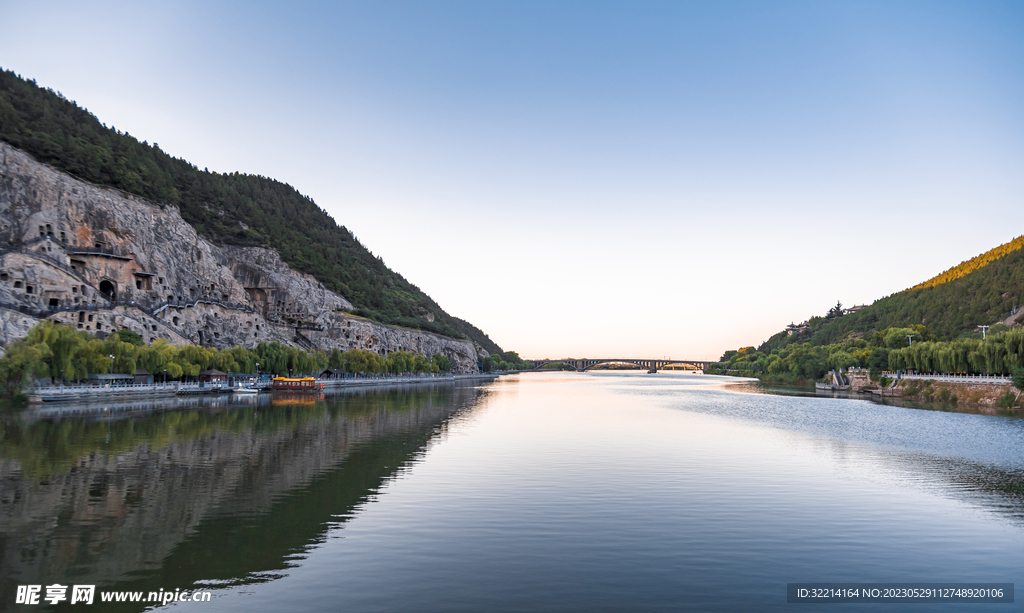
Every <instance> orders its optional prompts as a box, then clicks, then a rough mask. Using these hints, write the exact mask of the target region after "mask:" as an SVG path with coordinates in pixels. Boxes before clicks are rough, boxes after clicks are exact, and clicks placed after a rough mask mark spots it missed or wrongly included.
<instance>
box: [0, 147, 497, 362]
mask: <svg viewBox="0 0 1024 613" xmlns="http://www.w3.org/2000/svg"><path fill="white" fill-rule="evenodd" d="M297 223H301V220H298V221H297ZM351 307H352V304H351V303H350V302H349V301H348V300H346V299H345V298H344V297H343V296H339V295H338V294H335V293H334V292H332V291H330V290H328V289H326V288H325V287H324V286H323V284H322V283H320V282H318V281H317V280H316V279H315V278H313V277H312V276H310V275H306V274H302V273H299V272H296V271H294V270H292V269H291V268H289V267H288V265H287V264H285V263H284V262H283V261H281V258H280V256H279V255H278V254H277V252H276V251H273V250H271V249H264V248H259V247H232V246H218V245H214V244H213V243H211V242H209V241H208V240H206V239H204V238H203V237H201V236H199V235H198V234H197V233H196V231H195V229H194V228H193V227H192V226H191V225H189V224H188V223H186V222H185V221H184V220H183V219H182V218H181V215H180V214H179V212H178V210H177V209H176V208H175V207H173V206H171V205H165V206H159V205H155V204H152V203H150V202H147V201H145V200H143V199H141V198H139V197H136V196H133V195H130V194H125V193H123V192H120V191H118V190H113V189H107V188H101V187H97V186H95V185H91V184H88V183H84V182H82V181H79V180H77V179H75V178H73V177H71V176H69V175H67V174H64V173H61V172H59V171H57V170H54V169H53V168H51V167H49V166H46V165H45V164H41V163H39V162H37V161H35V160H34V159H33V158H32V157H31V156H29V155H28V154H26V153H24V152H23V151H20V150H18V149H16V148H14V147H11V146H10V145H8V144H6V143H3V142H0V343H2V344H7V343H10V342H12V341H14V340H17V339H19V338H22V337H24V336H25V334H27V333H28V330H29V329H30V328H31V327H32V326H33V325H35V324H36V323H37V322H38V321H39V320H40V319H50V320H52V321H54V322H57V323H62V324H66V325H69V326H73V327H76V328H77V329H80V330H83V331H87V332H90V333H93V334H97V333H98V334H100V335H103V334H105V333H107V332H109V331H113V330H118V329H121V328H128V329H130V330H133V331H135V332H137V333H139V334H140V335H142V337H143V339H144V340H145V341H146V342H152V341H153V340H155V339H157V338H166V339H169V340H170V341H171V342H173V343H175V344H188V343H192V344H199V345H206V346H213V347H218V348H225V347H230V346H234V345H242V346H245V347H250V348H251V347H254V346H255V345H256V344H258V343H259V342H261V341H279V342H281V343H284V344H287V345H293V346H299V347H303V348H305V349H310V348H314V347H316V348H320V349H325V350H330V349H333V348H338V349H340V350H342V351H346V350H348V349H365V350H368V351H374V352H377V353H379V354H381V355H386V354H387V353H389V352H392V351H398V350H405V351H412V352H414V353H423V354H426V355H428V356H429V355H433V354H435V353H441V354H444V355H446V356H447V357H448V358H449V360H451V362H452V365H453V368H454V370H455V371H456V372H475V371H476V370H477V349H478V348H477V347H475V346H474V344H473V343H472V342H470V341H466V340H457V339H452V338H447V337H444V336H440V335H437V334H431V333H429V332H422V331H418V330H410V329H406V328H397V327H393V326H385V325H382V324H379V323H376V322H372V321H369V320H366V319H363V318H359V317H353V316H350V315H347V314H346V313H344V312H343V311H344V310H345V309H350V308H351Z"/></svg>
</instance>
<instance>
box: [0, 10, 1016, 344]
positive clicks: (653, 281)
mask: <svg viewBox="0 0 1024 613" xmlns="http://www.w3.org/2000/svg"><path fill="white" fill-rule="evenodd" d="M156 4H157V3H138V2H124V3H110V2H92V3H80V2H13V1H2V0H0V66H2V67H4V68H7V69H11V70H14V71H15V72H17V73H19V74H21V75H22V76H25V77H27V78H35V79H36V80H37V82H38V83H39V84H41V85H44V86H48V87H51V88H53V89H55V90H58V91H61V92H63V93H64V94H65V95H66V96H67V97H69V98H71V99H74V100H76V101H77V102H78V103H79V104H80V105H81V106H84V107H86V108H88V109H89V110H91V111H92V112H93V113H95V114H96V115H97V116H98V117H99V118H100V120H101V121H104V122H105V123H106V124H107V125H114V126H116V127H117V128H118V129H121V130H127V131H128V132H130V133H131V134H133V135H135V136H137V137H138V138H140V139H144V140H148V141H149V142H151V143H152V142H158V143H159V144H160V146H161V148H163V149H164V150H165V151H167V152H169V153H171V154H172V155H175V156H180V157H184V158H186V159H188V160H189V161H191V162H193V163H195V164H196V165H198V166H199V167H204V166H205V167H209V168H210V170H217V171H236V170H237V171H240V172H247V173H256V174H262V175H267V176H271V177H274V178H277V179H279V180H281V181H284V182H287V183H289V184H291V185H293V186H295V187H296V188H298V189H299V190H300V191H301V192H303V193H305V194H308V195H310V196H311V197H312V198H313V199H314V200H315V201H316V202H317V203H318V204H319V205H320V206H322V207H324V208H325V209H326V210H327V211H328V212H329V213H331V214H332V215H333V216H334V218H335V219H336V220H338V222H339V223H341V224H343V225H345V226H347V227H348V228H350V229H351V230H352V231H353V232H354V233H355V234H356V236H358V237H359V238H360V240H361V241H362V242H363V243H364V244H365V245H367V246H368V247H369V248H370V249H371V250H372V251H373V252H374V253H375V254H378V255H381V256H382V257H383V258H384V261H385V262H386V263H387V264H388V265H389V266H391V267H392V268H393V269H395V270H397V271H399V272H400V273H402V274H403V275H405V276H406V278H408V279H409V280H410V281H412V282H413V283H416V284H417V285H419V286H420V287H421V288H423V289H424V290H425V291H427V292H428V293H429V294H430V295H431V296H433V297H434V298H435V299H436V300H437V301H438V302H439V303H440V304H441V305H442V306H443V307H444V308H445V309H446V310H447V311H448V312H449V313H451V314H453V315H456V316H459V317H462V318H464V319H467V320H469V321H471V322H473V323H474V324H476V325H478V326H479V327H481V328H482V329H483V330H485V331H486V332H488V333H489V334H490V335H491V337H492V338H493V339H494V340H495V341H497V342H498V343H499V344H501V345H502V346H504V347H505V348H507V349H515V350H518V351H519V352H520V353H521V354H522V355H524V356H527V357H538V358H539V357H558V356H582V355H598V354H601V355H612V354H615V355H622V356H636V357H656V356H674V357H698V356H717V355H719V354H720V353H721V352H722V351H723V350H724V349H727V348H733V347H736V346H739V345H745V344H756V343H759V342H761V341H763V340H764V339H766V338H767V337H768V336H769V335H771V334H772V333H774V332H776V331H778V330H780V329H782V328H783V327H784V326H785V325H786V324H788V323H790V322H791V321H800V320H802V319H805V318H807V317H808V316H810V315H814V314H823V313H824V312H825V311H826V310H827V309H828V308H829V307H831V306H832V305H834V304H835V302H836V300H841V301H842V302H843V303H844V304H845V305H851V304H855V303H857V304H859V303H864V302H868V303H870V302H871V301H873V300H875V299H877V298H880V297H882V296H884V295H887V294H890V293H893V292H896V291H899V290H902V289H904V288H906V287H909V286H911V285H913V284H915V283H918V282H919V281H922V280H924V279H926V278H928V277H930V276H932V275H934V274H937V273H939V272H941V271H942V270H944V269H946V268H948V267H950V266H952V265H955V264H957V263H959V262H960V261H962V260H965V259H968V258H970V257H973V256H974V255H977V254H978V253H980V252H982V251H985V250H987V249H989V248H991V247H994V246H996V245H998V244H1000V243H1003V242H1006V241H1008V240H1010V239H1012V238H1014V237H1015V236H1018V235H1020V234H1022V233H1024V206H1022V204H1024V202H1022V196H1024V113H1022V112H1021V108H1022V106H1021V104H1022V101H1024V3H1021V2H978V1H972V2H935V1H929V2H863V1H860V2H845V3H844V2H692V3H685V2H590V1H588V2H547V1H545V2H523V1H515V2H485V1H473V2H427V1H417V2H380V1H375V2H356V3H354V2H339V3H313V2H309V3H301V2H292V3H281V4H277V5H272V4H263V3H252V2H245V3H209V2H201V3H200V2H196V3H183V2H178V3H173V2H164V3H159V5H158V6H156Z"/></svg>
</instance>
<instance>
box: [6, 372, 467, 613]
mask: <svg viewBox="0 0 1024 613" xmlns="http://www.w3.org/2000/svg"><path fill="white" fill-rule="evenodd" d="M480 393H481V391H480V390H479V389H476V388H473V387H469V386H465V387H464V386H437V387H418V388H409V389H406V390H404V391H393V392H380V393H374V392H369V393H366V392H365V391H364V392H363V393H355V394H346V395H344V396H332V397H331V398H330V399H329V400H328V401H327V402H320V403H317V404H316V405H314V406H284V407H273V406H269V405H267V406H260V407H259V408H258V409H241V410H239V411H236V412H237V413H240V414H243V415H240V416H238V418H237V419H236V420H235V421H234V422H232V423H230V424H229V423H227V422H223V421H222V419H223V417H224V415H227V414H229V413H232V412H231V411H229V412H226V413H221V414H217V413H207V414H205V415H204V414H202V413H197V412H189V413H192V414H198V415H200V416H201V417H200V419H199V421H203V420H204V419H205V420H207V421H209V422H211V423H215V424H216V423H220V424H221V426H222V427H216V426H214V427H210V426H209V424H202V423H191V424H190V425H186V426H184V427H185V428H186V429H188V428H191V429H193V430H194V431H195V432H197V434H196V435H195V436H188V437H181V438H179V437H176V436H174V437H173V439H172V440H170V441H169V442H167V443H166V444H165V445H153V444H151V443H150V441H151V440H152V441H157V440H159V439H158V437H156V436H155V435H156V433H161V434H168V435H170V436H173V433H168V432H167V431H168V430H172V429H173V427H174V426H173V425H171V424H173V423H180V421H179V422H175V419H174V418H175V416H176V415H177V414H178V412H173V413H165V414H158V415H151V416H149V417H146V418H145V419H141V420H136V421H135V422H131V421H127V422H117V423H116V424H111V423H105V422H100V423H99V424H94V425H99V426H106V427H111V426H115V425H119V426H121V427H122V428H128V429H137V430H138V431H140V432H142V433H146V432H149V433H150V435H142V436H140V437H139V440H138V441H137V442H136V444H134V445H133V446H132V447H131V448H130V449H125V450H122V451H119V452H116V453H113V454H107V453H104V451H103V447H102V445H96V446H94V447H93V449H92V451H88V450H86V449H81V451H82V453H81V455H80V456H79V457H78V458H77V460H76V461H75V463H74V465H73V466H71V467H69V469H68V470H67V471H66V472H64V473H63V474H55V475H53V476H51V477H49V479H48V480H44V481H36V480H33V479H30V478H27V477H25V476H24V475H23V474H22V473H21V470H20V468H19V466H18V462H15V461H13V460H10V459H6V457H5V459H4V460H2V461H0V479H2V485H0V500H2V508H0V509H2V510H0V512H2V513H3V515H2V518H0V522H2V523H0V526H2V533H0V538H2V546H0V551H2V556H3V557H2V559H0V565H2V567H3V572H2V574H0V593H4V594H7V593H11V592H12V590H13V589H14V588H13V586H15V585H18V584H25V583H47V582H55V581H62V582H69V581H70V582H75V583H84V584H89V583H95V584H97V585H104V586H110V585H112V584H114V583H119V584H122V585H125V586H127V587H125V588H122V589H148V588H149V587H151V586H155V587H154V588H153V589H158V588H159V587H166V586H170V585H173V586H174V587H185V586H187V585H191V583H192V582H193V581H196V580H199V579H223V580H239V579H244V578H246V577H248V576H249V575H251V574H252V573H259V572H267V571H274V570H279V569H281V568H284V567H285V566H286V565H287V558H288V556H290V555H292V554H294V553H296V552H299V551H302V550H303V549H304V548H305V547H307V546H308V545H310V544H311V543H313V542H315V541H316V540H317V539H318V538H320V536H321V535H322V534H323V533H324V531H325V530H326V529H327V527H328V525H329V524H330V523H332V522H337V521H338V519H337V516H338V515H345V514H348V513H350V512H351V511H352V509H353V507H354V506H355V505H356V504H358V503H359V502H361V501H362V500H365V498H366V497H367V496H368V495H369V494H371V493H372V492H373V491H375V490H376V489H377V488H378V487H379V486H380V485H381V483H382V482H383V481H384V480H385V479H387V478H388V477H389V476H391V475H393V474H394V472H395V471H396V470H397V469H398V468H399V467H400V466H401V465H403V464H405V463H407V462H409V461H410V460H411V459H412V458H413V457H414V456H415V455H416V454H417V453H418V452H420V451H421V450H422V449H423V446H424V445H425V444H426V443H427V442H428V441H429V440H430V438H431V437H432V436H433V435H434V433H435V431H436V429H437V428H439V427H443V424H444V423H445V420H446V418H447V417H448V416H449V415H450V414H451V413H452V412H453V411H456V410H458V409H460V408H463V407H467V406H470V405H471V404H473V403H474V402H475V401H476V398H477V396H478V395H479V394H480ZM67 423H68V422H67V421H65V422H60V423H36V424H29V425H28V426H26V427H27V428H40V427H44V428H48V429H49V431H48V432H46V433H45V436H41V435H39V434H38V433H36V434H35V435H34V436H36V437H37V438H40V440H41V441H42V442H43V443H44V444H51V445H55V444H61V443H60V439H62V437H66V436H67V435H68V433H69V430H68V428H67ZM83 432H88V434H87V436H88V438H89V440H93V439H92V437H93V436H94V433H93V432H91V431H87V430H83ZM121 435H122V436H124V434H123V433H122V434H121ZM4 437H5V439H4V442H5V445H4V450H5V451H6V449H7V443H8V442H10V440H9V439H10V432H8V431H5V432H4ZM147 439H148V440H147ZM63 442H64V443H67V444H74V441H66V440H65V441H63ZM4 455H5V456H6V455H7V454H6V453H5V454H4Z"/></svg>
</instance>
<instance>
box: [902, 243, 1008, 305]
mask: <svg viewBox="0 0 1024 613" xmlns="http://www.w3.org/2000/svg"><path fill="white" fill-rule="evenodd" d="M1022 247H1024V236H1018V237H1017V238H1015V239H1013V240H1012V241H1010V242H1008V243H1004V244H1002V245H999V246H998V247H996V248H995V249H989V250H988V251H986V252H985V253H983V254H981V255H978V256H975V257H973V258H971V259H969V260H967V261H966V262H960V263H959V264H957V265H956V266H954V267H952V268H950V269H949V270H947V271H945V272H943V273H942V274H939V275H936V276H934V277H932V278H931V279H928V280H927V281H925V282H924V283H918V284H917V285H915V286H914V287H912V288H910V290H915V289H924V288H926V287H936V286H938V285H942V284H943V283H949V282H950V281H956V280H957V279H959V278H961V277H965V276H967V275H969V274H970V273H972V272H974V271H975V270H978V269H980V268H984V267H985V266H988V265H989V264H991V263H992V262H995V261H996V260H998V259H999V258H1002V257H1005V256H1007V255H1009V254H1011V253H1013V252H1014V251H1019V250H1020V249H1021V248H1022ZM908 291H909V290H908Z"/></svg>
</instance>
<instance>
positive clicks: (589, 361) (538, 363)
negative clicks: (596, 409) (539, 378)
mask: <svg viewBox="0 0 1024 613" xmlns="http://www.w3.org/2000/svg"><path fill="white" fill-rule="evenodd" d="M524 362H528V363H530V364H533V369H534V370H539V369H540V368H542V367H543V366H544V365H545V364H556V363H557V364H565V365H567V366H571V367H573V368H574V369H576V370H577V371H578V372H583V371H585V370H590V369H591V368H593V367H595V366H600V365H601V364H633V365H634V366H639V367H640V368H646V369H647V370H660V369H662V368H665V367H666V366H673V365H679V366H692V367H693V368H699V369H701V370H704V369H706V368H708V367H709V366H711V365H712V364H714V362H710V361H705V360H657V359H652V360H646V359H634V358H564V359H561V360H524Z"/></svg>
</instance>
